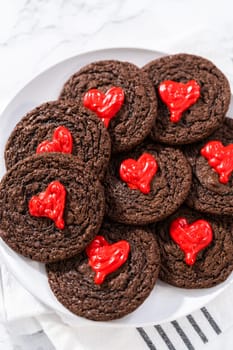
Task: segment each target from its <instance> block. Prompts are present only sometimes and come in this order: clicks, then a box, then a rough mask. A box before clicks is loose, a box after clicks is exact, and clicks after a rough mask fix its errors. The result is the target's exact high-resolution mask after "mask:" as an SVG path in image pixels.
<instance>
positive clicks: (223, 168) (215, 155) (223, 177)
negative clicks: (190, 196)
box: [201, 141, 233, 184]
mask: <svg viewBox="0 0 233 350" xmlns="http://www.w3.org/2000/svg"><path fill="white" fill-rule="evenodd" d="M201 155H202V156H203V157H205V158H206V159H207V160H208V163H209V165H210V166H211V167H212V168H213V169H214V171H216V172H217V173H218V174H219V182H221V183H223V184H226V183H228V181H229V178H230V176H231V173H232V172H233V144H230V145H228V146H223V144H222V143H221V142H220V141H210V142H208V143H207V144H206V145H205V146H204V147H203V148H202V149H201Z"/></svg>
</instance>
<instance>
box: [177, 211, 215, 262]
mask: <svg viewBox="0 0 233 350" xmlns="http://www.w3.org/2000/svg"><path fill="white" fill-rule="evenodd" d="M170 235H171V237H172V239H173V240H174V241H175V242H176V243H177V244H178V245H179V247H180V249H181V250H183V252H184V254H185V262H186V264H188V265H193V264H194V263H195V261H196V257H197V254H198V252H200V251H201V250H202V249H204V248H205V247H207V246H208V245H209V244H210V242H211V241H212V239H213V232H212V228H211V226H210V224H209V223H208V222H207V221H205V220H197V221H195V222H193V223H192V224H188V222H187V220H186V219H185V218H177V219H176V220H174V221H173V222H172V224H171V226H170Z"/></svg>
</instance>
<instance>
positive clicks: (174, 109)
mask: <svg viewBox="0 0 233 350" xmlns="http://www.w3.org/2000/svg"><path fill="white" fill-rule="evenodd" d="M159 95H160V97H161V99H162V101H163V102H164V103H165V104H166V105H167V107H168V109H169V111H170V113H171V115H170V121H171V122H173V123H177V122H179V121H180V119H181V116H182V113H183V112H184V111H185V110H186V109H188V108H189V107H190V106H192V105H193V104H194V103H195V102H196V101H197V99H198V98H199V97H200V85H199V84H198V83H197V82H196V81H195V80H190V81H188V82H187V83H186V84H183V83H177V82H175V81H172V80H165V81H163V82H162V83H161V84H160V85H159Z"/></svg>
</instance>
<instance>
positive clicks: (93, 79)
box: [60, 60, 157, 153]
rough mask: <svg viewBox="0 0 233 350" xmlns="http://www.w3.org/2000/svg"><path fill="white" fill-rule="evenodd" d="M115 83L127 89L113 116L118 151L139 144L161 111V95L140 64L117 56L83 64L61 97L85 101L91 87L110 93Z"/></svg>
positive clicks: (112, 131)
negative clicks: (112, 58) (139, 66)
mask: <svg viewBox="0 0 233 350" xmlns="http://www.w3.org/2000/svg"><path fill="white" fill-rule="evenodd" d="M112 87H119V88H121V89H123V92H124V102H123V105H122V106H121V108H120V109H119V111H118V112H117V113H116V115H115V116H114V117H113V118H112V119H111V121H110V123H109V126H108V131H109V133H110V136H111V140H112V151H113V152H114V153H117V152H122V151H127V150H130V149H132V148H133V147H135V146H136V145H138V144H139V143H141V142H142V141H143V139H145V137H146V136H147V135H148V134H149V133H150V131H151V128H152V125H153V123H154V120H155V118H156V115H157V99H156V95H155V92H154V88H153V85H152V83H151V82H150V80H149V79H148V77H147V75H146V74H145V73H144V72H142V71H141V70H140V69H139V68H138V67H137V66H135V65H134V64H132V63H128V62H121V61H115V60H107V61H98V62H94V63H91V64H89V65H87V66H85V67H83V68H82V69H81V70H80V71H78V72H77V73H75V74H74V75H73V76H72V77H71V78H70V79H69V80H68V81H67V82H66V83H65V85H64V87H63V90H62V92H61V94H60V98H61V99H75V100H76V101H77V100H78V102H79V103H80V104H82V105H83V98H84V95H85V94H86V93H87V92H88V91H89V90H91V89H98V90H99V91H100V92H102V93H106V92H107V91H108V90H109V89H111V88H112Z"/></svg>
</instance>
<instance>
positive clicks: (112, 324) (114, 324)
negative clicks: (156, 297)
mask: <svg viewBox="0 0 233 350" xmlns="http://www.w3.org/2000/svg"><path fill="white" fill-rule="evenodd" d="M126 50H127V51H129V50H130V51H135V52H136V51H137V52H140V53H142V54H143V53H145V51H146V52H147V53H148V54H155V55H159V56H162V55H167V54H166V53H163V52H160V51H157V50H152V49H148V48H142V47H110V48H102V49H95V50H87V51H83V52H80V53H78V54H74V55H72V56H70V57H67V58H65V59H62V60H60V61H58V62H56V63H55V64H51V65H50V66H49V67H47V68H46V69H44V70H42V71H40V72H39V73H38V74H35V75H33V76H32V77H31V78H29V79H28V80H27V81H26V82H25V83H24V84H23V85H22V86H21V87H20V88H19V89H18V91H17V92H16V93H15V94H14V96H13V97H12V98H11V99H10V101H9V102H8V103H7V104H6V106H5V108H4V109H3V111H2V112H1V116H2V115H4V114H6V113H7V111H8V109H10V106H11V105H12V103H13V102H14V101H15V100H17V98H18V96H19V95H20V94H21V93H22V92H23V90H24V89H26V88H27V87H28V86H29V85H30V84H32V83H33V82H35V80H37V79H38V78H39V77H41V76H43V75H46V73H47V72H48V71H51V70H53V69H54V70H56V69H57V67H58V66H59V65H62V64H64V63H67V62H68V61H70V60H74V59H76V58H80V57H85V56H87V55H95V54H100V53H101V54H103V55H104V54H106V53H107V52H114V51H116V52H119V51H126ZM116 59H117V58H116ZM2 243H3V244H2ZM4 245H6V243H5V242H4V241H3V240H2V239H1V244H0V251H1V250H2V249H3V250H4ZM6 246H7V245H6ZM7 248H9V247H8V246H7ZM9 249H10V248H9ZM14 253H15V252H14ZM3 260H5V261H4V263H5V264H6V259H4V258H3ZM6 266H7V264H6ZM7 268H8V266H7ZM9 271H10V272H11V273H12V275H13V276H14V277H15V278H16V280H17V281H18V282H19V283H20V284H21V285H22V286H23V287H24V288H25V289H26V290H27V291H28V292H29V293H30V294H32V295H33V297H35V298H36V299H38V297H37V296H36V295H35V294H34V293H32V292H31V290H30V289H29V288H27V287H26V286H25V284H22V283H21V281H20V279H19V278H18V276H17V275H15V273H14V271H13V269H12V268H11V266H10V268H9ZM232 282H233V279H231V281H228V282H227V280H226V281H225V282H223V283H222V284H220V286H222V288H220V289H219V290H217V291H216V292H215V293H214V295H213V296H212V297H211V296H210V299H209V301H208V302H210V301H211V300H213V299H215V298H216V297H217V296H218V295H219V294H220V293H221V292H223V291H224V290H225V289H226V288H228V287H229V286H230V285H231V283H232ZM170 287H173V286H170ZM213 288H214V287H213ZM215 294H216V295H215ZM39 301H40V302H41V303H42V304H45V305H46V306H47V307H50V308H51V306H50V305H48V304H47V303H46V302H44V301H43V300H41V299H39ZM57 302H58V303H59V301H57ZM59 304H60V303H59ZM203 305H206V302H204V301H203V304H201V306H203ZM201 306H198V308H199V307H201ZM63 308H64V307H63ZM65 310H66V311H68V312H66V313H67V314H68V313H70V314H71V312H70V311H69V310H67V309H65ZM195 310H197V307H196V306H194V307H193V308H190V310H189V311H188V313H190V312H194V311H195ZM53 311H54V312H55V313H56V314H57V315H58V316H60V317H61V319H62V320H63V321H64V322H65V323H68V324H69V322H66V316H67V315H62V314H61V313H60V311H57V310H56V309H55V308H54V309H53ZM136 311H137V310H135V312H136ZM185 315H186V313H185V314H181V315H179V316H178V317H176V318H179V317H183V316H185ZM72 316H74V317H78V318H81V317H79V316H76V315H74V314H72ZM81 319H82V320H84V318H81ZM173 319H174V317H172V316H171V317H167V318H165V319H163V320H162V321H160V322H159V323H160V324H163V323H166V322H168V321H171V320H173ZM118 320H119V322H121V320H122V318H121V319H118ZM118 320H114V321H106V322H99V321H98V322H96V321H91V320H87V324H85V323H86V322H83V323H81V324H78V325H72V326H74V327H75V326H77V327H82V326H91V325H93V326H105V327H140V326H141V327H145V326H150V325H154V324H155V323H152V322H142V323H135V324H131V323H130V324H124V323H118ZM85 321H86V319H85Z"/></svg>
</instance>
